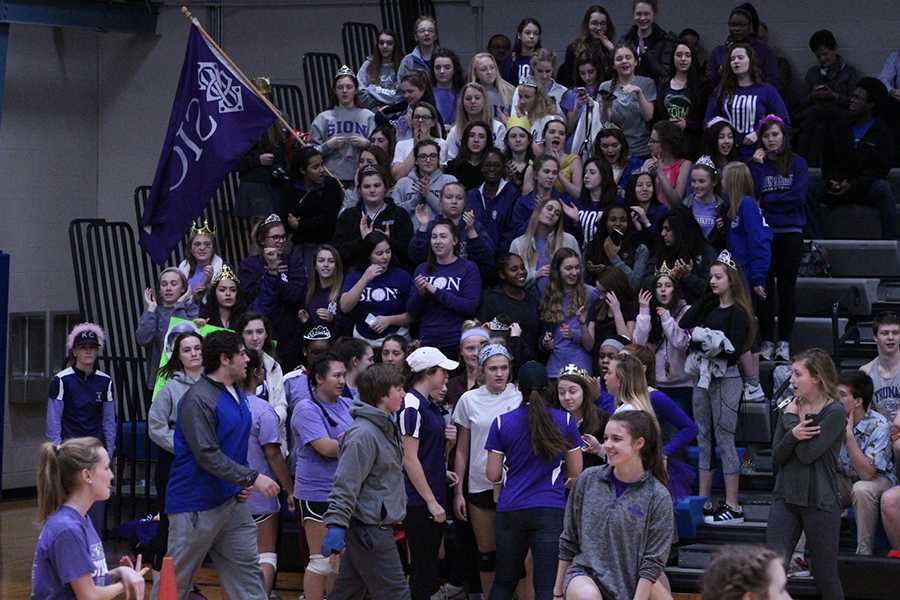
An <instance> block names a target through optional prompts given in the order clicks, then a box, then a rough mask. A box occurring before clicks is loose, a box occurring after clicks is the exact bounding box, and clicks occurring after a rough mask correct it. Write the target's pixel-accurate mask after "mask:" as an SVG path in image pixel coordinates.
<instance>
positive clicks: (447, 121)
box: [432, 87, 459, 125]
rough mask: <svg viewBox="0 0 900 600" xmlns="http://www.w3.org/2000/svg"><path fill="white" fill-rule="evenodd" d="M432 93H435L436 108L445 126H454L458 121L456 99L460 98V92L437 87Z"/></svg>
mask: <svg viewBox="0 0 900 600" xmlns="http://www.w3.org/2000/svg"><path fill="white" fill-rule="evenodd" d="M432 91H433V92H434V101H435V102H436V103H437V106H435V108H436V109H437V110H438V112H439V113H440V115H441V119H442V120H443V121H444V125H453V123H454V122H455V121H456V98H457V96H459V92H456V91H454V90H452V89H451V88H440V87H435V88H433V89H432Z"/></svg>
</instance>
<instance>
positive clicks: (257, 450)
mask: <svg viewBox="0 0 900 600" xmlns="http://www.w3.org/2000/svg"><path fill="white" fill-rule="evenodd" d="M247 403H248V404H249V405H250V419H251V423H250V441H249V443H248V445H247V466H248V467H250V468H251V469H253V470H254V471H258V472H259V473H261V474H263V475H265V476H267V477H269V478H271V479H275V475H274V474H273V473H272V469H271V468H270V467H269V461H268V460H266V455H265V452H263V446H265V445H267V444H275V445H276V446H279V448H280V447H281V437H280V435H279V429H280V426H279V421H278V415H277V414H276V413H275V409H274V408H272V405H271V404H269V403H268V402H266V401H265V400H263V399H262V398H259V397H257V396H247ZM279 452H280V450H279ZM247 507H248V508H249V509H250V514H252V515H268V514H271V513H274V512H278V498H267V497H265V496H263V495H262V494H260V493H259V492H257V491H256V490H253V491H252V492H251V493H250V497H249V498H247Z"/></svg>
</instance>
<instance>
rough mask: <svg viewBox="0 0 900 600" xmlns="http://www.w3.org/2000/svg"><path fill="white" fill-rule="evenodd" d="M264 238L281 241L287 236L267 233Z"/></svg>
mask: <svg viewBox="0 0 900 600" xmlns="http://www.w3.org/2000/svg"><path fill="white" fill-rule="evenodd" d="M266 239H267V240H275V241H276V242H283V241H284V240H286V239H287V236H286V235H267V236H266Z"/></svg>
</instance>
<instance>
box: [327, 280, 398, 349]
mask: <svg viewBox="0 0 900 600" xmlns="http://www.w3.org/2000/svg"><path fill="white" fill-rule="evenodd" d="M360 278H362V271H353V272H352V273H350V274H349V275H347V277H345V278H344V285H343V286H341V293H342V294H343V293H344V292H348V291H350V289H351V288H352V287H353V286H354V285H356V283H357V282H358V281H359V280H360ZM411 284H412V278H411V277H410V276H409V273H407V272H406V271H404V270H403V269H401V268H400V267H390V268H389V269H388V270H387V271H385V272H384V273H382V274H381V275H379V276H378V277H376V278H375V279H373V280H372V281H370V282H369V284H368V285H367V286H366V287H365V288H363V291H362V294H361V295H360V300H359V303H358V304H357V305H356V308H354V309H353V311H352V312H351V313H350V314H351V318H352V321H353V326H354V328H355V329H356V331H357V332H358V333H359V334H360V335H361V336H362V337H364V338H367V339H370V340H377V339H381V338H383V337H385V336H388V335H391V334H392V333H397V330H398V329H399V327H397V326H396V325H392V326H391V327H388V328H387V329H385V330H384V331H383V332H381V333H375V332H374V331H372V329H371V328H370V327H369V326H368V325H366V316H367V315H369V314H371V315H374V316H376V317H382V316H385V317H386V316H391V315H399V314H403V313H404V312H406V302H407V299H408V297H409V289H410V285H411Z"/></svg>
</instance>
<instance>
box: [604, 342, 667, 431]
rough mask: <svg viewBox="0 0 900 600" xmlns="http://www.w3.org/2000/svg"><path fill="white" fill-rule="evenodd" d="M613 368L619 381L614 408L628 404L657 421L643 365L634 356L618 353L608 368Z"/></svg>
mask: <svg viewBox="0 0 900 600" xmlns="http://www.w3.org/2000/svg"><path fill="white" fill-rule="evenodd" d="M613 367H615V369H616V377H617V378H618V380H619V395H618V396H617V397H616V407H619V406H621V405H623V404H630V405H632V406H633V407H634V408H636V409H637V410H642V411H644V412H646V413H647V414H649V415H650V416H652V417H653V420H654V421H657V425H658V424H659V422H658V420H657V418H656V411H654V410H653V404H652V403H651V402H650V390H649V388H648V387H647V375H646V373H644V364H643V363H642V362H641V361H640V359H639V358H638V357H636V356H632V355H631V354H625V353H619V354H617V355H616V358H615V360H614V361H613V364H612V365H610V368H613Z"/></svg>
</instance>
